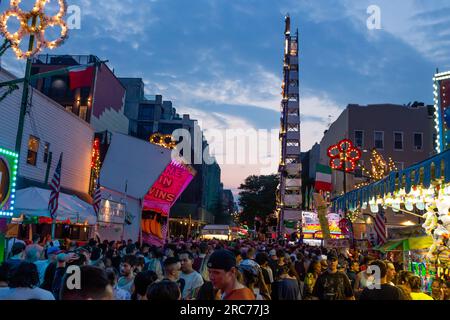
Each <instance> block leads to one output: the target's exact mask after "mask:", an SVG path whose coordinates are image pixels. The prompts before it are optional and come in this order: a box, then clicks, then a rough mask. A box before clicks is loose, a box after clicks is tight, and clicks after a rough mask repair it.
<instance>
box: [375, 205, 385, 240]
mask: <svg viewBox="0 0 450 320" xmlns="http://www.w3.org/2000/svg"><path fill="white" fill-rule="evenodd" d="M375 232H376V233H377V237H378V245H382V244H384V243H386V241H387V232H386V217H385V215H384V211H383V210H380V212H379V213H378V214H377V215H376V217H375Z"/></svg>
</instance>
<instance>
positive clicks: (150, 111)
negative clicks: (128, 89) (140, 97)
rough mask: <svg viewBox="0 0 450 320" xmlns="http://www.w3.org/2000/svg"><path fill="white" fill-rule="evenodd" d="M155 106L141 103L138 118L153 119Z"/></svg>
mask: <svg viewBox="0 0 450 320" xmlns="http://www.w3.org/2000/svg"><path fill="white" fill-rule="evenodd" d="M154 117H155V108H154V106H152V105H141V106H140V108H139V120H153V119H154Z"/></svg>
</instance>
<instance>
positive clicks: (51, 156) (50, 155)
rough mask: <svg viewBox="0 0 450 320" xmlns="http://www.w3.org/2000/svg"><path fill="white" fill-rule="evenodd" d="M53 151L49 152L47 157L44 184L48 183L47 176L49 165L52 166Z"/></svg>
mask: <svg viewBox="0 0 450 320" xmlns="http://www.w3.org/2000/svg"><path fill="white" fill-rule="evenodd" d="M52 158H53V152H50V153H49V155H48V159H47V171H46V172H45V184H48V177H49V175H50V167H51V166H52Z"/></svg>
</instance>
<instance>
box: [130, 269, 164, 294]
mask: <svg viewBox="0 0 450 320" xmlns="http://www.w3.org/2000/svg"><path fill="white" fill-rule="evenodd" d="M156 280H158V275H157V274H156V272H154V271H143V272H139V273H138V274H137V275H136V277H135V278H134V290H135V291H134V294H133V298H134V299H136V294H138V295H140V296H145V295H146V293H147V289H148V287H149V286H150V285H151V284H152V283H153V282H155V281H156Z"/></svg>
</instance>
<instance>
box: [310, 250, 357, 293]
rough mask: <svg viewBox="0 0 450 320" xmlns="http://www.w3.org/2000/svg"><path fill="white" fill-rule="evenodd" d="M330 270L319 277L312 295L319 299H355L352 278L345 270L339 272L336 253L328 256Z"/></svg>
mask: <svg viewBox="0 0 450 320" xmlns="http://www.w3.org/2000/svg"><path fill="white" fill-rule="evenodd" d="M327 264H328V270H327V271H325V272H324V273H323V274H321V275H320V276H319V278H317V281H316V284H315V285H314V289H313V293H312V295H313V296H314V297H317V298H318V299H319V300H355V297H354V295H353V289H352V286H351V284H350V280H349V279H348V277H347V275H346V274H345V273H344V272H339V271H338V270H337V267H338V257H337V255H336V254H335V253H329V254H328V256H327Z"/></svg>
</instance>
